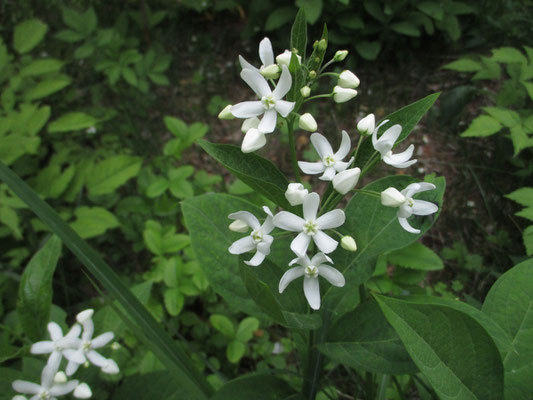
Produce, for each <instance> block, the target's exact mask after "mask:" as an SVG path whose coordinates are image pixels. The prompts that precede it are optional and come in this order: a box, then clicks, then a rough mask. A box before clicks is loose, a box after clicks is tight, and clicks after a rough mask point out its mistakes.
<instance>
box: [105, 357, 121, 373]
mask: <svg viewBox="0 0 533 400" xmlns="http://www.w3.org/2000/svg"><path fill="white" fill-rule="evenodd" d="M102 372H104V373H106V374H112V375H114V374H118V373H119V372H120V369H119V368H118V365H117V363H116V362H115V361H113V360H112V359H110V358H109V359H107V363H106V364H105V365H104V366H103V367H102Z"/></svg>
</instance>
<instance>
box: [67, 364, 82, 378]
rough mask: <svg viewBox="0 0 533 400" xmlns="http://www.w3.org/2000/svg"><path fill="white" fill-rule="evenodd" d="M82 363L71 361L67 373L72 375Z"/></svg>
mask: <svg viewBox="0 0 533 400" xmlns="http://www.w3.org/2000/svg"><path fill="white" fill-rule="evenodd" d="M80 365H81V364H78V363H75V362H74V361H69V362H68V364H67V368H66V369H65V373H66V374H67V376H72V375H73V374H74V373H75V372H76V371H77V370H78V368H79V366H80Z"/></svg>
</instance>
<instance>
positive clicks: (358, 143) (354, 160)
mask: <svg viewBox="0 0 533 400" xmlns="http://www.w3.org/2000/svg"><path fill="white" fill-rule="evenodd" d="M364 139H365V136H363V135H360V136H359V141H358V142H357V147H356V148H355V150H354V152H353V163H352V165H351V167H353V164H354V163H355V162H356V161H357V154H359V148H360V147H361V144H362V143H363V140H364ZM351 167H350V168H351Z"/></svg>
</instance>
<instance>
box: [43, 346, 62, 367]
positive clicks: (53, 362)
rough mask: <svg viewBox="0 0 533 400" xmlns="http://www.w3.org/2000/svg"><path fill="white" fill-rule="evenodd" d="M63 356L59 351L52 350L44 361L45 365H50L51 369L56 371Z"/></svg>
mask: <svg viewBox="0 0 533 400" xmlns="http://www.w3.org/2000/svg"><path fill="white" fill-rule="evenodd" d="M62 358H63V354H62V353H61V351H57V350H56V351H53V352H52V353H51V354H50V357H48V361H47V362H46V365H48V366H50V368H52V370H54V371H57V370H58V369H59V365H60V364H61V359H62Z"/></svg>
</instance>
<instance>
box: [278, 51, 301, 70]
mask: <svg viewBox="0 0 533 400" xmlns="http://www.w3.org/2000/svg"><path fill="white" fill-rule="evenodd" d="M291 58H292V52H291V51H289V50H285V51H284V52H283V53H281V54H280V55H279V56H277V57H276V62H277V63H278V65H279V66H283V65H285V66H287V67H288V66H289V64H290V63H291ZM296 58H297V59H298V64H301V63H302V57H300V56H299V55H298V54H296Z"/></svg>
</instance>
